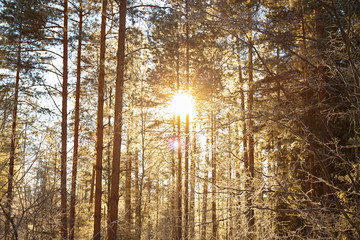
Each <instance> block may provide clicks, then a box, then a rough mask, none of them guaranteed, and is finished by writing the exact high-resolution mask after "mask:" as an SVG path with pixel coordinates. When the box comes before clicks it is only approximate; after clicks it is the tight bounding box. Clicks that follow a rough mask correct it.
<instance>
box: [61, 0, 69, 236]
mask: <svg viewBox="0 0 360 240" xmlns="http://www.w3.org/2000/svg"><path fill="white" fill-rule="evenodd" d="M63 31H64V36H63V86H62V114H61V115H62V123H61V239H67V238H68V229H67V224H68V223H67V190H66V167H67V166H66V164H67V159H66V153H67V146H66V143H67V98H68V91H67V85H68V0H64V29H63Z"/></svg>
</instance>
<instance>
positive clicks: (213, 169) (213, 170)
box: [211, 86, 218, 240]
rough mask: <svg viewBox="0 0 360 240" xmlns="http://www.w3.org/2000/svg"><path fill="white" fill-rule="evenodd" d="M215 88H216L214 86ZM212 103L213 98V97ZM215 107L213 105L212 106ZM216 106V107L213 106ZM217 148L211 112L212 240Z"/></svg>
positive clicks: (213, 232) (215, 218) (213, 238)
mask: <svg viewBox="0 0 360 240" xmlns="http://www.w3.org/2000/svg"><path fill="white" fill-rule="evenodd" d="M213 87H214V86H213ZM212 101H214V100H213V96H212ZM212 105H213V104H212ZM213 106H214V105H213ZM216 171H217V162H216V146H215V114H214V110H213V109H212V110H211V198H212V199H211V201H212V202H211V221H212V238H211V239H212V240H216V239H217V234H218V222H217V213H216V212H217V209H216Z"/></svg>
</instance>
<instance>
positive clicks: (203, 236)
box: [200, 139, 210, 240]
mask: <svg viewBox="0 0 360 240" xmlns="http://www.w3.org/2000/svg"><path fill="white" fill-rule="evenodd" d="M209 152H210V151H209V139H206V157H205V173H204V185H203V186H204V187H203V188H204V193H203V201H202V220H201V224H202V226H201V235H200V239H201V240H206V228H207V222H206V221H207V218H206V217H207V216H206V215H207V198H208V180H209V163H210V159H209V158H210V157H209Z"/></svg>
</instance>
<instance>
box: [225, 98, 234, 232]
mask: <svg viewBox="0 0 360 240" xmlns="http://www.w3.org/2000/svg"><path fill="white" fill-rule="evenodd" d="M231 110H232V109H231V105H230V106H229V111H230V112H231ZM230 112H229V113H228V132H229V133H228V154H229V156H228V158H229V159H228V183H229V184H232V171H233V169H232V164H233V161H232V143H231V139H232V135H231V131H232V129H231V121H230ZM232 199H233V198H232V195H230V196H229V198H228V200H227V209H228V214H227V218H228V219H229V220H228V221H227V222H226V223H227V229H226V235H227V237H226V239H233V237H232V235H233V232H232V231H233V217H232V216H233V208H232V206H233V203H232Z"/></svg>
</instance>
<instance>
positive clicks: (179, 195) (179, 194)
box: [175, 38, 182, 240]
mask: <svg viewBox="0 0 360 240" xmlns="http://www.w3.org/2000/svg"><path fill="white" fill-rule="evenodd" d="M178 41H179V38H178ZM177 50H178V51H177V58H176V79H177V81H176V84H177V92H178V93H179V92H180V52H179V49H177ZM176 121H177V139H176V140H177V141H178V149H177V153H178V157H177V158H178V167H177V181H176V191H177V214H176V238H175V239H176V240H180V239H181V237H182V164H181V138H180V136H181V122H180V115H177V117H176Z"/></svg>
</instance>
